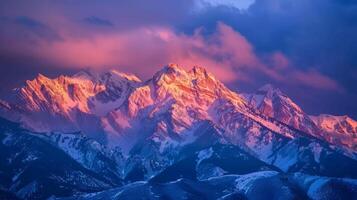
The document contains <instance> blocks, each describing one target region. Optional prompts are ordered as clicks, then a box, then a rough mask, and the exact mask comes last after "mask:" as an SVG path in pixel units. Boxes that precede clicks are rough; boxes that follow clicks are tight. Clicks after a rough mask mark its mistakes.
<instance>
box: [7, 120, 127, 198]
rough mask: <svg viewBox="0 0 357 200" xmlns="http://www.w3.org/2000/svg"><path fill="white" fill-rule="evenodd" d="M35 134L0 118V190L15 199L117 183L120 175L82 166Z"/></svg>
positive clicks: (95, 188) (67, 192)
mask: <svg viewBox="0 0 357 200" xmlns="http://www.w3.org/2000/svg"><path fill="white" fill-rule="evenodd" d="M36 135H37V133H33V132H29V131H27V130H25V129H22V128H20V126H19V125H18V124H16V123H12V122H10V121H7V120H5V119H3V118H0V179H1V181H0V188H1V190H4V191H5V192H7V193H10V194H13V195H15V196H17V197H18V198H19V199H46V198H48V197H49V196H51V195H56V196H68V195H73V194H75V193H83V192H94V191H100V190H103V189H108V188H111V187H114V186H119V185H121V180H120V179H116V180H113V179H112V178H108V177H105V176H102V174H100V173H97V172H94V171H91V170H88V169H86V168H84V167H83V166H82V165H81V164H79V163H78V162H76V161H75V160H74V159H72V158H71V157H70V156H68V155H67V154H66V153H65V152H64V151H61V150H60V149H58V148H56V147H55V146H53V145H51V144H50V143H48V142H47V141H45V140H43V139H41V138H39V137H37V136H36ZM0 192H1V191H0ZM0 196H1V195H0Z"/></svg>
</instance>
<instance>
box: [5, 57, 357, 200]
mask: <svg viewBox="0 0 357 200" xmlns="http://www.w3.org/2000/svg"><path fill="white" fill-rule="evenodd" d="M14 93H15V94H12V95H14V96H15V98H14V99H13V100H12V101H11V102H5V101H0V116H1V117H2V118H1V119H0V130H1V132H0V141H1V143H0V152H1V153H0V154H2V155H1V156H0V159H1V160H2V161H1V163H0V178H1V179H2V180H5V181H3V182H1V183H0V197H1V198H4V199H11V198H19V199H46V198H52V199H55V198H68V199H138V198H144V199H266V195H275V197H281V198H282V199H338V198H340V199H346V198H347V199H354V198H356V197H357V180H356V178H357V160H356V157H357V154H356V152H357V141H356V140H357V139H356V138H357V122H356V121H355V120H353V119H352V118H350V117H348V116H332V115H319V116H309V115H308V114H306V113H305V112H304V111H303V110H302V109H301V108H300V107H299V106H298V105H297V104H296V103H294V102H293V101H292V99H290V98H289V97H288V96H287V95H285V94H284V93H283V92H282V91H280V90H279V89H277V88H274V87H273V86H271V85H265V86H263V87H262V88H261V89H259V90H258V91H257V92H256V93H254V94H238V93H236V92H233V91H231V90H230V89H228V88H227V87H226V86H225V85H224V84H223V83H221V82H220V81H219V80H218V79H216V78H215V77H214V76H213V75H212V74H211V73H209V72H207V71H206V70H205V69H204V68H202V67H194V68H192V69H191V70H189V71H186V70H184V69H183V68H181V67H180V66H178V65H175V64H170V65H168V66H166V67H164V68H163V69H161V70H160V71H158V72H157V73H155V74H154V75H153V77H152V78H151V79H149V80H147V81H141V80H140V79H139V78H138V77H136V76H134V75H129V74H125V73H121V72H118V71H114V70H112V71H109V72H105V73H94V72H90V71H82V72H79V73H77V74H75V75H73V76H59V77H57V78H54V79H51V78H48V77H45V76H43V75H39V76H38V77H37V78H35V79H34V80H31V81H27V82H26V85H24V86H23V87H21V88H18V89H16V90H15V91H14ZM99 191H100V192H99ZM93 192H97V193H95V194H94V193H93ZM1 195H2V196H1ZM264 197H265V198H264Z"/></svg>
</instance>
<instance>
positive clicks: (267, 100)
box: [242, 84, 357, 151]
mask: <svg viewBox="0 0 357 200" xmlns="http://www.w3.org/2000/svg"><path fill="white" fill-rule="evenodd" d="M242 96H243V97H244V98H245V99H246V100H247V102H248V103H249V105H250V106H252V107H253V108H255V109H257V110H259V112H261V113H262V114H263V115H265V116H269V117H272V118H274V119H276V120H279V121H281V122H282V123H284V124H287V125H289V126H291V127H293V128H295V129H298V130H300V131H303V132H305V133H307V134H309V135H311V136H314V137H316V138H319V139H321V140H324V141H327V142H329V143H331V144H333V145H336V146H339V147H344V148H348V149H350V150H352V151H356V150H357V149H356V148H357V147H356V142H357V122H356V121H354V120H353V119H351V118H349V117H348V116H332V115H320V116H309V115H307V114H306V113H305V112H304V111H303V110H302V109H301V108H300V107H299V106H298V105H297V104H296V103H295V102H293V101H292V99H290V98H289V97H288V96H287V95H286V94H284V93H283V92H282V91H280V90H279V89H278V88H274V87H273V86H272V85H270V84H267V85H265V86H263V87H262V88H260V89H259V90H258V91H257V92H255V93H253V94H243V95H242Z"/></svg>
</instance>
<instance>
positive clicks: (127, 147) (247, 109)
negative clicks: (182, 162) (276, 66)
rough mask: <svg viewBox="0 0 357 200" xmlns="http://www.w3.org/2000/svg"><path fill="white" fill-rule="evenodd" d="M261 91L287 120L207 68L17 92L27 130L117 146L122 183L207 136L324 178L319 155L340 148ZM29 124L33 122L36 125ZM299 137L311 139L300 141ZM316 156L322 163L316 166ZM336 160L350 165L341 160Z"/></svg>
mask: <svg viewBox="0 0 357 200" xmlns="http://www.w3.org/2000/svg"><path fill="white" fill-rule="evenodd" d="M73 85H77V86H73ZM74 88H76V89H74ZM268 89H269V88H268ZM264 91H265V92H266V93H269V94H268V96H270V97H274V99H277V100H273V101H272V105H273V104H274V103H275V102H278V104H277V105H279V106H280V107H282V108H277V109H276V110H275V111H277V112H282V114H276V113H273V114H274V115H273V117H272V116H271V115H269V113H264V112H260V111H259V107H256V106H251V105H250V104H249V103H247V101H246V100H245V99H244V98H242V97H241V96H240V95H239V94H237V93H235V92H232V91H231V90H229V89H228V88H226V87H225V86H224V85H223V84H222V83H221V82H220V81H218V80H217V79H216V78H215V77H214V76H213V75H212V74H210V73H209V72H207V71H206V70H205V69H204V68H202V67H194V68H192V69H191V70H188V71H187V70H184V69H183V68H181V67H180V66H178V65H176V64H170V65H168V66H166V67H164V68H163V69H162V70H160V71H159V72H157V73H156V74H155V75H154V76H153V78H151V79H149V80H148V81H145V82H139V80H138V79H137V78H135V77H133V76H128V75H123V74H121V73H119V72H115V71H111V72H109V73H103V74H95V75H94V74H91V73H87V72H81V73H79V74H76V75H74V76H71V77H64V76H61V77H59V78H56V79H49V78H46V77H43V76H40V77H39V78H38V80H37V79H35V80H33V81H29V82H28V84H27V86H26V87H24V88H22V89H21V90H20V92H21V94H22V98H21V100H22V101H23V102H25V103H24V105H25V106H26V110H27V112H28V113H26V115H24V117H23V118H22V122H23V123H25V125H27V126H31V125H33V124H35V125H37V124H39V123H41V124H43V125H44V126H45V127H47V128H51V129H53V130H52V131H68V129H69V130H73V129H79V130H81V131H83V133H84V134H86V135H89V136H90V137H94V138H96V139H97V140H99V141H100V139H102V138H104V139H103V140H104V142H106V143H105V144H108V145H109V146H110V147H113V146H120V147H121V149H122V150H123V152H124V155H125V156H126V157H127V158H128V159H127V161H126V163H125V166H124V168H125V170H124V171H123V176H124V178H125V179H128V177H132V176H131V175H132V174H141V175H140V178H141V179H145V178H148V177H150V176H152V175H155V174H156V173H158V172H160V171H161V170H163V169H165V168H166V167H167V166H168V165H171V164H172V163H174V162H176V161H177V153H173V152H181V151H182V150H183V149H184V147H186V146H187V145H190V144H192V145H193V146H194V145H196V144H198V143H201V142H202V138H203V136H202V134H201V133H202V132H205V134H208V133H206V132H207V131H203V130H211V132H212V134H211V135H212V137H211V136H210V137H207V138H211V139H210V141H206V142H208V143H209V142H210V143H212V144H213V143H214V141H222V142H226V143H230V144H233V145H238V146H239V147H240V148H242V149H243V150H244V151H246V152H248V153H249V154H251V155H253V156H255V157H256V158H258V159H260V160H262V161H264V162H266V163H268V164H274V165H275V166H278V167H279V168H280V169H282V170H284V171H288V172H290V171H301V170H303V171H304V170H305V171H306V172H312V171H313V172H314V173H317V174H318V173H321V174H326V173H325V172H324V171H321V170H320V167H319V165H320V163H321V162H324V163H325V160H326V159H330V158H331V157H329V156H320V153H321V152H322V154H323V155H325V154H331V152H332V153H334V152H335V151H336V148H335V147H330V145H329V144H327V143H326V144H325V142H323V140H322V139H321V137H319V138H316V137H315V136H316V135H318V134H316V133H315V132H313V131H312V130H313V129H310V126H311V127H312V126H314V124H313V123H312V122H311V120H309V118H306V117H305V114H304V113H303V112H302V111H301V109H300V108H299V107H298V106H297V105H296V104H294V103H293V102H292V101H291V100H290V99H289V98H288V97H286V96H285V95H282V94H281V92H279V91H277V92H274V91H273V92H271V91H269V90H267V89H265V90H264ZM275 93H276V94H275ZM254 102H256V101H255V100H254ZM260 104H262V103H260ZM260 104H259V105H260ZM256 105H257V104H256ZM273 111H274V110H273ZM289 112H291V114H290V113H289ZM41 115H44V116H45V117H44V116H41ZM293 115H296V116H293ZM28 116H31V117H28ZM280 116H282V118H281V119H289V120H290V119H293V120H290V121H293V122H299V123H305V122H306V124H307V125H306V127H307V128H309V129H308V130H310V131H311V133H309V132H307V133H306V132H305V131H299V130H297V129H294V128H291V127H292V126H291V125H286V124H288V123H283V122H282V121H283V120H279V119H278V120H276V119H274V117H277V118H279V117H280ZM284 116H287V117H284ZM26 117H28V118H26ZM41 117H42V118H41ZM289 117H290V118H289ZM24 119H28V121H26V120H24ZM30 119H33V120H36V121H35V122H34V123H31V121H29V120H30ZM36 122H37V124H36ZM311 123H312V125H311ZM71 126H74V127H71ZM36 127H38V126H35V127H34V128H36ZM71 128H72V129H71ZM39 130H42V129H41V128H40V129H39ZM45 130H46V129H45ZM303 130H304V129H303ZM95 134H97V135H95ZM100 136H101V137H100ZM300 138H307V139H306V141H305V140H303V141H304V142H299V141H300V140H298V139H300ZM101 142H102V141H101ZM292 144H294V145H292ZM289 145H292V146H293V147H294V148H290V146H289ZM202 148H204V147H202ZM302 149H303V150H304V151H303V152H304V154H302V153H301V152H302ZM337 149H338V148H337ZM197 150H199V149H195V151H197ZM339 151H340V150H339ZM341 151H342V150H341ZM342 153H344V154H346V155H347V153H346V152H344V151H342ZM316 154H318V155H319V156H318V157H319V158H321V159H314V155H316ZM305 155H309V158H306V157H304V156H305ZM348 155H349V154H348ZM338 157H339V159H340V160H348V159H349V158H348V157H346V156H344V155H342V154H341V153H338ZM286 160H289V164H288V165H286V164H285V163H284V162H285V161H286ZM315 160H316V161H315ZM149 161H150V162H149ZM151 161H152V162H151ZM310 162H314V163H316V164H314V165H316V166H318V167H317V169H315V168H316V167H305V166H306V164H309V163H310ZM351 162H352V161H351ZM352 163H353V162H352ZM351 166H354V164H352V165H351ZM139 171H140V173H136V172H139ZM131 172H135V173H131ZM340 175H341V176H352V177H354V176H355V174H353V173H350V171H348V170H347V171H346V172H339V173H335V174H333V176H340ZM132 178H134V179H135V178H138V176H136V177H132ZM129 179H131V178H129Z"/></svg>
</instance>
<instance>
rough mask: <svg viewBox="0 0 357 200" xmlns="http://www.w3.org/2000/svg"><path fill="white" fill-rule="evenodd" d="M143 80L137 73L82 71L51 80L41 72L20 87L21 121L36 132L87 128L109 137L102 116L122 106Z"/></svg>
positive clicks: (87, 132) (83, 129)
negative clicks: (106, 134) (103, 129)
mask: <svg viewBox="0 0 357 200" xmlns="http://www.w3.org/2000/svg"><path fill="white" fill-rule="evenodd" d="M139 83H140V79H138V78H137V77H135V76H133V75H128V74H124V73H120V72H117V71H115V70H112V71H109V72H106V73H94V72H90V71H82V72H79V73H77V74H75V75H73V76H59V77H57V78H54V79H51V78H48V77H46V76H43V75H41V74H40V75H39V76H38V77H36V78H35V79H34V80H31V81H27V82H26V85H25V86H24V87H22V88H19V89H18V90H17V96H18V100H17V105H19V106H21V107H22V109H23V110H25V112H23V113H21V117H20V118H21V119H20V121H21V122H22V123H23V124H24V125H25V126H26V127H27V128H30V129H31V130H35V131H39V132H40V131H43V132H44V131H63V132H74V131H84V132H85V133H86V134H88V135H90V136H92V137H94V138H97V139H99V140H103V141H104V140H105V135H104V133H103V131H102V129H101V122H100V117H101V116H104V115H106V114H107V113H108V112H110V111H112V110H113V109H115V108H117V107H119V106H120V105H121V104H122V103H123V102H124V101H125V100H126V99H127V96H128V94H129V93H130V92H131V90H132V89H133V88H134V87H135V86H136V85H137V84H139Z"/></svg>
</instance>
